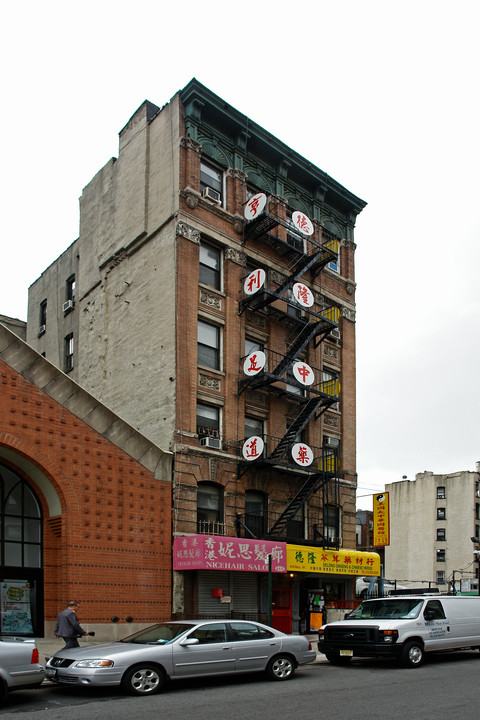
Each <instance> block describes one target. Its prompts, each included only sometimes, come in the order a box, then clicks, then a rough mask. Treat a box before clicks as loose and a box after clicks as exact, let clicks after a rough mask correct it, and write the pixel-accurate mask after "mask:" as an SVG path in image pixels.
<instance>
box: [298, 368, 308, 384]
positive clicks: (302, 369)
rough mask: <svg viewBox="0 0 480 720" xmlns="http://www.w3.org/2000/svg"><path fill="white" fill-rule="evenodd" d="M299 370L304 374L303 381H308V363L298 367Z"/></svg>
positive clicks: (300, 373)
mask: <svg viewBox="0 0 480 720" xmlns="http://www.w3.org/2000/svg"><path fill="white" fill-rule="evenodd" d="M297 372H298V374H299V375H301V376H302V378H303V382H306V378H307V377H308V376H309V375H310V368H309V367H308V365H301V366H298V367H297Z"/></svg>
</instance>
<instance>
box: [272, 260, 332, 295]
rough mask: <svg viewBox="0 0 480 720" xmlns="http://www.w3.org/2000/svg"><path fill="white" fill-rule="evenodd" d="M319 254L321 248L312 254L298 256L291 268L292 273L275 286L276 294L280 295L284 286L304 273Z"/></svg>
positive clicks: (287, 285)
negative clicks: (297, 260)
mask: <svg viewBox="0 0 480 720" xmlns="http://www.w3.org/2000/svg"><path fill="white" fill-rule="evenodd" d="M321 255H323V250H318V251H317V252H316V253H314V254H313V255H304V256H303V257H302V258H300V261H299V262H297V263H295V266H294V268H292V270H293V272H292V274H291V275H289V276H288V277H287V278H285V280H284V281H283V283H282V284H281V285H280V286H279V287H278V288H277V290H276V292H277V294H278V295H280V294H281V293H282V292H283V291H284V290H286V288H288V287H289V286H290V285H293V283H294V282H296V281H297V280H298V279H299V278H300V277H302V275H305V273H306V272H308V270H310V268H311V267H313V266H314V265H315V264H316V262H317V261H318V259H319V258H320V257H321Z"/></svg>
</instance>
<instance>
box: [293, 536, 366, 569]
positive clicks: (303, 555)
mask: <svg viewBox="0 0 480 720" xmlns="http://www.w3.org/2000/svg"><path fill="white" fill-rule="evenodd" d="M287 571H288V572H310V573H328V574H332V575H366V576H371V577H375V576H379V575H380V555H379V554H378V553H376V552H358V551H357V550H331V549H325V548H321V547H312V546H308V545H289V544H288V543H287Z"/></svg>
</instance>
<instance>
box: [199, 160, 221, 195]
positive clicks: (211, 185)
mask: <svg viewBox="0 0 480 720" xmlns="http://www.w3.org/2000/svg"><path fill="white" fill-rule="evenodd" d="M209 190H211V191H213V192H211V193H210V192H209ZM200 192H201V193H202V195H204V196H205V197H209V198H210V199H211V200H218V202H220V203H221V202H222V201H223V173H222V171H221V170H219V169H217V168H216V167H214V166H213V165H210V164H209V163H206V162H204V161H203V160H202V161H201V163H200Z"/></svg>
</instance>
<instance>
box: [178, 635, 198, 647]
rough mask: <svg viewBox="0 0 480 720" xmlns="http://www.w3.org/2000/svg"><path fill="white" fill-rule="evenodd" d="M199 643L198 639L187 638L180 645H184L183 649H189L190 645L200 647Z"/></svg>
mask: <svg viewBox="0 0 480 720" xmlns="http://www.w3.org/2000/svg"><path fill="white" fill-rule="evenodd" d="M198 643H199V640H198V638H193V637H186V638H183V639H182V640H180V641H179V643H178V644H179V645H183V647H188V646H189V645H198Z"/></svg>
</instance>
